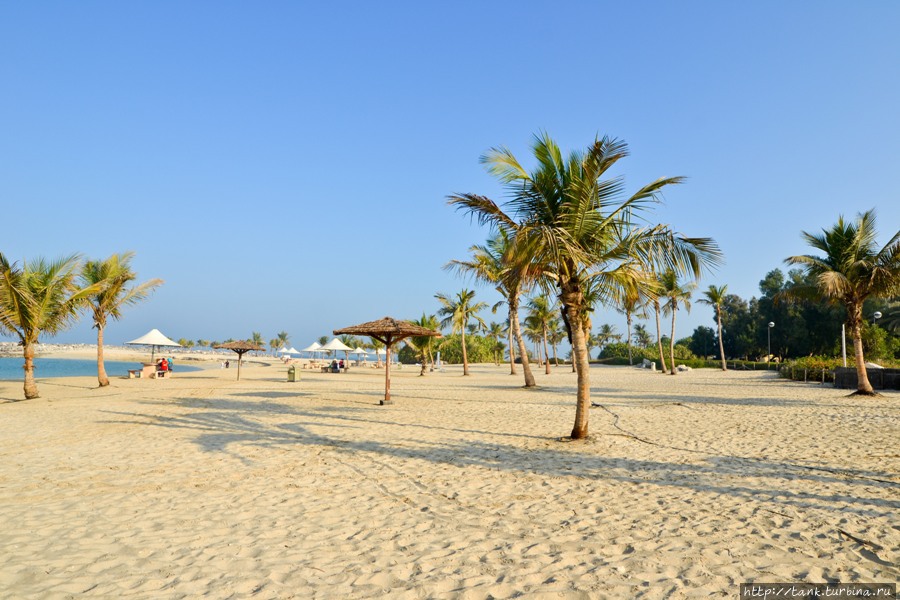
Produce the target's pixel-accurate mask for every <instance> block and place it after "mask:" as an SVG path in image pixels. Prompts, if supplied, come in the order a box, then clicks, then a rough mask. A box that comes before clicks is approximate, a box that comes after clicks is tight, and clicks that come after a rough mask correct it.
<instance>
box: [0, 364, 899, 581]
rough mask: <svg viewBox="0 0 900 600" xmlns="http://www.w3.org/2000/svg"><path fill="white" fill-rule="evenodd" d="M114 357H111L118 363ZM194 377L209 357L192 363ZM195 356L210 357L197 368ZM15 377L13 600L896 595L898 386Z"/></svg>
mask: <svg viewBox="0 0 900 600" xmlns="http://www.w3.org/2000/svg"><path fill="white" fill-rule="evenodd" d="M108 358H110V359H112V358H113V356H108ZM191 364H194V363H193V362H192V363H191ZM196 364H204V363H203V361H201V360H198V361H196ZM205 364H207V365H208V366H209V367H210V368H208V369H205V370H202V371H199V372H192V373H183V374H178V373H177V372H176V374H175V377H173V378H171V379H162V380H148V379H143V380H142V379H124V378H113V379H112V384H111V385H110V386H109V387H108V388H104V389H98V388H97V387H96V385H97V381H96V378H90V377H84V378H67V379H43V380H39V383H38V384H39V389H40V392H41V396H42V397H41V398H39V399H36V400H29V401H23V402H12V400H14V399H19V398H21V395H22V383H21V382H10V381H2V382H0V459H2V460H0V565H3V566H2V568H0V590H3V592H2V594H0V595H2V596H3V597H8V598H76V597H78V598H80V597H85V598H154V599H155V598H172V599H175V598H197V597H206V598H235V599H236V598H261V599H268V598H279V599H281V598H379V597H389V598H517V597H525V598H707V597H722V598H735V597H737V594H738V586H739V584H740V583H742V582H773V581H783V582H896V581H897V580H898V578H900V567H898V563H900V519H898V514H900V447H898V443H897V440H898V439H900V394H898V393H896V392H886V393H885V394H884V395H883V396H881V397H878V398H874V399H870V398H848V397H847V396H846V394H847V392H846V391H845V390H836V389H834V388H832V387H828V386H821V385H817V384H801V383H792V382H788V381H786V380H781V379H778V378H777V377H776V376H775V374H774V373H766V372H728V373H723V372H721V371H714V370H694V371H692V372H689V373H683V374H680V375H678V376H675V377H672V376H667V375H661V374H655V373H650V372H648V371H642V370H638V369H634V368H629V367H595V368H594V369H593V370H592V390H593V391H592V399H593V401H594V402H596V403H598V404H599V405H600V406H597V407H595V408H593V409H592V412H591V433H592V438H591V439H590V440H589V441H586V442H577V443H576V442H569V441H564V440H562V439H561V438H562V436H565V435H566V434H568V432H569V431H570V430H571V427H572V423H573V420H574V397H575V395H574V389H575V376H574V374H572V373H571V372H570V369H569V368H568V367H559V368H555V369H554V372H553V373H552V374H551V375H549V376H548V375H544V374H543V373H542V372H541V373H537V377H538V383H539V385H540V386H541V387H540V389H537V390H524V389H522V388H521V387H520V386H521V385H522V379H521V374H520V375H519V376H516V377H511V376H510V375H509V367H508V366H500V367H495V366H493V365H478V366H475V367H474V368H473V375H471V376H469V377H462V375H461V368H459V367H448V368H446V369H445V370H444V372H439V373H430V374H429V375H427V376H426V377H418V376H417V375H418V369H415V368H411V367H405V368H403V369H401V370H399V371H394V372H393V380H392V395H393V399H394V401H395V404H394V405H392V406H378V400H379V399H380V397H381V394H382V393H383V386H384V379H383V376H384V373H383V371H382V370H378V369H372V368H368V369H364V368H359V369H354V370H351V371H350V372H349V373H346V374H323V373H318V372H310V371H308V370H302V369H301V370H300V375H301V381H299V382H296V383H288V382H287V377H286V370H287V369H286V367H285V366H284V365H282V364H281V363H280V362H278V361H277V360H274V359H259V360H258V361H256V362H250V363H248V364H246V365H245V368H244V369H243V370H242V379H241V381H236V380H235V375H236V373H235V369H234V368H231V369H228V370H225V369H220V368H218V363H217V362H208V363H205Z"/></svg>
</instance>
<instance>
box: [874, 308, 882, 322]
mask: <svg viewBox="0 0 900 600" xmlns="http://www.w3.org/2000/svg"><path fill="white" fill-rule="evenodd" d="M880 318H881V312H880V311H877V310H876V311H875V312H874V313H872V325H874V324H875V321H877V320H878V319H880Z"/></svg>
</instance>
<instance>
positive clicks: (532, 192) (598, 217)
mask: <svg viewBox="0 0 900 600" xmlns="http://www.w3.org/2000/svg"><path fill="white" fill-rule="evenodd" d="M533 153H534V157H535V159H536V160H537V163H538V166H537V168H536V169H535V170H534V171H533V172H528V171H526V170H525V169H524V168H523V167H522V165H521V164H520V163H519V161H518V159H516V157H515V156H514V155H513V154H512V153H511V152H510V151H509V150H507V149H505V148H497V149H492V150H491V151H489V152H488V153H487V154H486V155H485V156H483V157H482V158H481V161H482V162H483V163H484V164H486V165H487V168H488V171H489V172H490V173H491V174H492V175H494V176H495V177H496V178H497V179H499V180H500V182H501V183H502V184H503V185H504V186H505V187H506V189H507V191H508V195H509V200H508V201H507V202H506V204H505V206H506V207H508V209H509V212H510V213H512V214H509V213H507V212H506V211H504V210H503V209H502V208H501V207H500V206H499V205H497V204H496V203H495V202H493V201H492V200H490V199H488V198H485V197H483V196H476V195H454V196H451V197H450V198H449V202H450V203H451V204H454V205H456V206H457V207H459V208H463V209H464V210H466V211H467V212H468V213H470V214H471V215H473V216H474V217H475V218H477V220H478V221H479V223H480V224H482V225H490V226H492V227H494V228H496V229H501V230H504V231H506V232H507V233H508V234H510V235H511V236H514V237H513V245H514V247H515V248H516V252H517V254H518V255H519V256H523V257H527V258H528V259H529V260H530V261H531V262H533V263H534V264H537V265H541V266H542V268H543V269H544V271H545V272H546V273H547V275H548V276H549V277H551V278H552V280H553V282H554V284H555V285H556V287H557V289H558V290H559V299H560V301H561V302H562V307H563V318H564V323H565V325H566V330H567V332H568V334H569V339H570V341H571V344H572V350H573V355H574V361H575V363H576V370H577V392H576V394H577V401H576V406H575V424H574V426H573V428H572V434H571V437H572V438H573V439H581V438H584V437H586V436H587V435H588V415H589V411H590V369H589V366H590V365H589V362H588V356H587V344H586V342H585V331H584V327H582V326H580V324H581V323H582V322H583V319H584V315H585V312H586V311H587V309H588V306H587V305H586V303H585V299H584V287H585V284H586V283H587V282H589V281H590V280H592V279H594V278H596V279H598V280H600V281H601V288H602V289H604V290H608V292H607V293H606V294H605V295H610V296H611V294H612V291H611V290H612V287H613V284H614V283H619V284H626V283H628V282H635V281H637V280H639V279H642V278H643V277H642V275H641V274H640V273H639V270H638V269H637V267H636V266H635V264H634V263H635V262H636V261H635V257H636V256H637V257H649V256H650V255H653V254H654V253H655V252H656V248H657V247H658V245H659V243H660V242H661V241H662V236H666V237H667V238H668V237H669V236H671V232H669V230H668V229H666V228H663V227H655V228H652V227H651V228H639V227H637V226H636V225H635V220H634V219H635V217H636V216H637V215H638V214H639V213H640V212H641V211H643V210H644V209H645V208H646V207H648V206H649V205H650V204H651V203H653V202H656V201H657V200H658V194H659V193H660V192H661V190H662V189H663V188H664V187H666V186H667V185H671V184H676V183H680V182H681V181H682V179H681V178H678V177H675V178H662V179H658V180H656V181H654V182H653V183H650V184H649V185H646V186H644V187H642V188H641V189H640V190H638V191H637V192H636V193H635V194H633V195H632V196H630V197H628V198H625V199H624V200H623V199H622V198H621V195H622V191H623V184H622V180H621V178H619V177H613V178H612V179H603V177H604V175H605V174H606V172H607V171H608V170H609V169H610V168H611V167H613V166H614V165H615V164H616V163H617V162H618V161H619V160H620V159H622V158H624V157H625V156H626V155H627V154H628V151H627V146H626V144H625V143H624V142H621V141H618V140H615V139H610V138H603V139H599V138H598V139H596V140H595V141H594V143H593V144H591V145H590V146H589V147H588V148H587V150H586V151H585V152H573V153H571V154H570V155H569V157H568V159H564V158H563V156H562V152H561V151H560V149H559V147H558V146H557V145H556V143H555V142H554V141H553V140H552V139H551V138H550V137H549V136H548V135H546V134H542V135H540V136H535V141H534V145H533ZM674 239H675V240H676V245H675V249H676V250H677V251H678V253H679V254H678V256H680V257H683V258H684V259H685V260H683V261H681V263H680V264H683V265H687V266H689V267H690V268H692V269H694V270H695V271H697V272H699V270H700V268H701V266H702V265H704V264H706V263H708V262H715V260H716V259H718V257H719V253H718V248H717V247H716V246H715V243H714V242H713V241H712V240H709V239H689V238H684V237H682V236H674Z"/></svg>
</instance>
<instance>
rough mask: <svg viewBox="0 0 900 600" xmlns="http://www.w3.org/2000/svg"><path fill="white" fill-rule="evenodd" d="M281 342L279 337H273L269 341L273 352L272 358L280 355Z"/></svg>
mask: <svg viewBox="0 0 900 600" xmlns="http://www.w3.org/2000/svg"><path fill="white" fill-rule="evenodd" d="M281 347H282V346H281V340H279V339H278V338H277V337H273V338H272V339H271V340H269V350H271V351H272V356H276V355H277V354H278V349H279V348H281Z"/></svg>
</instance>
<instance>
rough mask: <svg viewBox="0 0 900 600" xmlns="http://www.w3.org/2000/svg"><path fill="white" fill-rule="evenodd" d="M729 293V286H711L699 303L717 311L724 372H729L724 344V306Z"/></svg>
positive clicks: (720, 352) (720, 354) (720, 351)
mask: <svg viewBox="0 0 900 600" xmlns="http://www.w3.org/2000/svg"><path fill="white" fill-rule="evenodd" d="M727 293H728V286H727V285H723V286H719V287H716V286H714V285H711V286H709V287H708V288H707V289H706V291H704V292H703V298H701V299H700V300H698V301H697V302H699V303H700V304H706V305H708V306H712V307H713V310H714V311H716V328H717V329H718V332H719V357H720V358H721V359H722V370H723V371H727V370H728V365H727V363H726V362H725V344H724V343H723V342H722V304H723V303H724V302H725V296H726V295H727Z"/></svg>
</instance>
